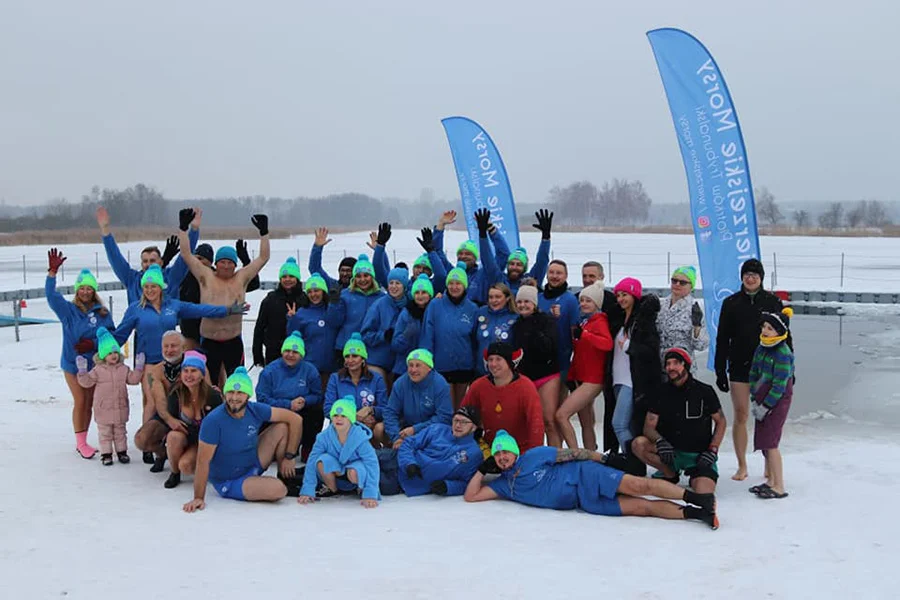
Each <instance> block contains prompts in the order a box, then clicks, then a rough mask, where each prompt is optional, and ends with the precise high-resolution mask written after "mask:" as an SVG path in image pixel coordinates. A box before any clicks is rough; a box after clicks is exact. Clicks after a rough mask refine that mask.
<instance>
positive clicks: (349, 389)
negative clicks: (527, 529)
mask: <svg viewBox="0 0 900 600" xmlns="http://www.w3.org/2000/svg"><path fill="white" fill-rule="evenodd" d="M456 216H457V215H456V213H455V211H447V212H445V213H444V214H442V215H441V216H440V219H439V220H438V223H437V225H436V226H435V227H434V228H430V227H426V228H423V229H422V230H421V237H418V238H417V240H418V242H419V244H420V245H421V246H422V249H423V253H422V254H421V255H419V256H418V257H415V258H414V260H413V261H412V265H413V267H412V269H411V270H410V268H409V266H408V264H407V263H405V262H398V263H397V264H394V265H393V266H391V265H390V263H389V261H388V259H387V250H386V246H387V244H388V243H389V241H390V239H391V236H392V231H391V226H390V224H388V223H382V224H379V225H378V228H377V231H375V232H373V233H372V235H371V239H370V242H369V244H368V245H369V247H370V249H371V251H372V254H371V256H370V255H369V254H367V253H361V254H359V255H358V257H357V258H355V259H354V258H344V259H343V260H342V261H341V262H340V264H339V265H338V270H337V275H338V276H337V278H333V277H332V276H331V275H330V274H329V273H327V272H326V271H325V269H324V267H323V265H322V250H323V248H324V247H325V246H326V245H327V244H328V243H330V241H331V240H330V239H329V238H328V231H327V230H326V229H324V228H321V229H318V230H316V235H315V241H314V243H313V247H312V252H311V253H310V259H309V265H308V269H309V273H308V277H307V278H306V280H305V281H302V276H301V270H300V266H299V264H298V263H297V260H296V259H295V258H293V257H287V258H286V260H285V261H284V263H283V264H282V265H281V267H280V269H279V271H278V284H277V287H276V288H275V289H274V290H273V291H271V292H270V293H269V294H268V295H267V296H266V297H265V299H264V300H263V302H262V303H261V305H260V307H259V310H258V313H257V318H256V324H255V327H254V333H253V341H252V354H251V356H252V365H251V368H252V367H253V366H257V367H259V368H260V372H259V375H258V378H257V383H256V384H255V385H254V384H253V381H252V380H251V378H250V376H249V373H248V369H247V368H246V367H245V366H244V347H245V344H244V340H243V338H242V326H243V315H245V314H246V313H247V312H248V310H249V305H248V304H246V303H245V295H246V293H247V291H248V290H252V289H256V288H258V287H259V277H258V275H259V272H260V270H261V269H262V268H263V267H264V266H265V264H266V263H267V262H268V260H269V258H270V246H269V235H268V219H267V217H266V216H265V215H254V216H253V217H252V219H251V221H252V224H253V225H254V226H255V227H256V229H257V230H258V232H259V237H260V243H259V252H258V254H257V256H256V258H254V259H252V260H251V259H250V256H249V254H248V251H247V245H246V242H244V241H243V240H238V241H237V242H236V244H235V246H234V247H231V246H222V247H220V248H218V249H217V250H216V251H215V252H213V248H212V246H210V245H209V244H205V243H204V244H200V243H199V240H200V228H201V220H202V214H201V212H200V211H199V210H196V209H191V208H187V209H183V210H181V211H180V213H179V219H178V220H179V229H178V232H177V234H176V235H174V236H172V237H171V238H169V240H168V241H167V243H166V248H165V251H164V252H160V250H159V248H158V247H155V246H151V247H148V248H146V249H144V251H143V252H142V253H141V269H140V270H137V269H133V268H132V267H131V266H130V265H129V264H128V263H127V261H126V260H125V259H124V258H123V257H122V253H121V251H120V250H119V248H118V245H117V244H116V241H115V239H114V237H113V235H112V233H111V232H110V217H109V215H108V213H107V211H106V210H105V209H102V208H101V209H99V210H98V211H97V222H98V225H99V227H100V230H101V236H102V241H103V245H104V248H105V249H106V253H107V256H108V259H109V262H110V264H111V265H112V266H113V270H114V272H115V274H116V276H117V277H118V278H119V280H120V281H121V282H122V284H123V285H124V286H125V288H126V290H127V294H128V300H129V306H128V308H127V310H126V311H125V313H124V316H123V318H122V320H121V321H120V323H119V324H118V326H116V324H115V323H114V322H113V320H112V318H111V316H110V314H109V311H108V310H107V309H106V308H105V307H104V306H103V303H102V300H101V299H100V297H99V296H98V294H97V282H96V278H95V277H94V276H93V275H92V274H91V273H90V271H88V270H83V271H81V272H80V273H79V275H78V278H77V279H76V282H75V296H74V298H73V299H72V300H71V301H68V300H66V299H64V298H63V297H62V295H61V294H60V293H59V292H58V291H57V290H56V273H57V271H58V269H59V268H60V266H61V265H62V264H63V262H64V261H65V260H66V258H65V256H63V255H62V253H60V252H59V251H58V250H57V249H55V248H54V249H51V250H50V252H49V253H48V261H49V270H48V274H47V281H46V295H47V298H48V300H49V304H50V307H51V308H52V310H53V311H54V312H55V313H56V314H57V316H58V317H59V319H60V322H61V324H62V329H63V347H62V356H61V360H60V367H61V368H62V370H63V372H64V375H65V379H66V382H67V384H68V386H69V389H70V390H71V392H72V397H73V400H74V405H73V413H72V424H73V428H74V431H75V443H76V451H77V452H78V454H79V455H80V456H82V457H83V458H85V459H90V458H93V456H94V455H95V453H96V452H97V451H96V449H95V448H94V447H93V446H92V445H91V444H90V443H89V442H88V438H87V432H88V428H89V425H90V420H91V416H92V415H93V417H94V419H95V420H96V422H97V425H98V429H99V431H100V436H99V442H100V443H99V446H100V454H101V460H102V462H103V464H104V465H112V464H113V462H114V461H113V452H115V455H116V457H117V459H118V461H119V462H121V463H126V462H128V461H129V457H128V452H127V436H126V431H125V424H126V423H127V421H128V416H129V405H128V392H127V387H126V386H127V385H138V384H140V385H141V395H142V397H143V409H142V418H141V426H140V428H139V429H138V431H137V432H136V433H135V436H134V442H135V445H136V446H137V447H138V449H139V450H140V451H142V452H143V461H144V462H145V463H146V464H150V465H152V466H151V467H150V470H151V471H152V472H154V473H159V472H162V471H164V470H165V468H166V463H167V462H168V464H169V471H170V473H169V476H168V478H167V479H166V480H165V482H164V486H165V487H166V488H170V489H171V488H175V487H177V486H179V485H180V484H181V480H182V477H186V476H193V478H194V480H193V484H194V497H193V499H192V500H191V501H190V502H188V503H187V504H185V505H184V510H185V511H188V512H193V511H194V510H197V509H202V508H204V506H205V497H206V496H205V494H206V488H207V483H211V484H212V486H213V488H214V489H215V490H216V492H217V493H218V494H219V495H220V496H222V497H225V498H232V499H237V500H251V501H259V500H268V501H274V500H278V499H281V498H283V497H284V496H287V495H290V496H295V497H297V498H298V501H299V502H301V503H304V504H307V503H311V502H313V501H314V500H316V499H319V498H325V497H329V496H335V495H347V494H350V495H354V494H355V495H358V496H359V498H360V501H361V502H362V504H363V505H364V506H366V507H370V508H371V507H374V506H377V504H378V501H379V500H380V498H381V497H382V495H393V494H400V493H405V494H407V495H409V496H416V495H421V494H428V493H432V494H439V495H445V496H450V495H462V496H464V498H465V499H466V500H467V501H472V502H477V501H483V500H491V499H495V498H505V499H509V500H514V501H517V502H522V503H525V504H530V505H534V506H540V507H550V508H558V509H563V508H581V509H583V510H585V511H587V512H591V513H596V514H603V515H644V516H657V517H662V518H671V519H694V520H698V521H701V522H704V523H706V524H708V525H709V526H710V527H712V528H717V527H718V518H717V517H716V503H715V489H716V482H717V480H718V449H719V447H720V445H721V443H722V440H723V438H724V435H725V430H726V420H725V416H724V414H723V412H722V409H721V405H720V403H719V398H718V395H717V393H716V391H715V389H714V388H712V387H711V386H709V385H706V384H704V383H702V382H701V381H699V380H697V379H696V378H695V377H694V374H695V373H696V371H697V367H696V365H695V356H696V353H697V352H700V351H703V350H705V349H706V348H707V347H708V346H709V345H710V340H709V337H708V335H707V333H706V323H705V318H704V313H703V309H702V307H701V305H700V304H699V303H698V302H697V301H695V300H694V298H693V296H692V291H693V289H694V287H695V285H696V282H697V273H696V270H695V269H694V267H692V266H683V267H679V268H677V269H675V270H674V271H673V273H672V275H671V294H670V295H669V296H667V297H665V298H662V299H660V298H657V297H656V296H655V295H653V294H649V293H646V291H645V290H644V289H643V286H642V283H641V282H640V281H639V280H638V279H636V278H633V277H626V278H623V279H622V280H620V281H619V282H618V283H616V285H615V286H613V290H612V291H610V290H608V289H606V286H605V277H604V271H603V266H602V265H601V264H600V263H599V262H596V261H588V262H586V263H585V264H584V265H583V266H582V269H581V274H582V284H583V286H582V288H581V290H580V292H579V293H578V294H575V293H573V292H572V290H570V289H569V287H568V265H566V263H565V262H564V261H562V260H550V245H551V233H552V220H553V213H550V212H547V211H544V210H541V211H538V212H537V213H535V216H536V219H537V223H536V224H535V225H534V227H535V228H536V229H538V230H539V231H540V232H541V242H540V245H539V247H538V250H537V253H536V255H535V259H534V262H533V263H531V262H530V260H529V256H528V253H527V251H526V249H524V248H515V249H512V250H510V248H509V247H508V245H507V244H506V242H505V240H504V238H503V236H502V235H501V234H500V233H499V231H498V229H497V227H496V226H495V224H494V223H492V222H491V214H490V212H489V211H488V210H487V209H481V210H478V211H477V212H476V213H475V215H474V216H475V221H476V223H477V228H478V238H477V239H475V240H466V241H464V242H463V243H462V244H460V245H459V247H458V248H457V249H456V253H455V256H454V257H453V258H455V260H451V259H450V258H448V257H447V255H446V253H445V252H444V249H443V244H444V232H445V230H446V228H447V227H448V226H450V225H451V224H453V223H454V222H455V220H456ZM170 263H171V264H170ZM238 263H240V265H241V266H240V267H239V266H238ZM529 267H530V269H529ZM763 277H764V270H763V266H762V264H761V263H760V262H759V261H758V260H756V259H750V260H748V261H746V262H745V263H744V264H743V265H742V267H741V278H742V287H741V290H740V291H738V292H737V293H735V294H734V295H732V296H731V297H729V298H727V299H726V300H725V302H724V303H723V305H722V311H721V316H720V318H719V323H718V335H717V338H716V340H715V350H716V360H715V367H716V385H717V387H718V388H719V389H720V390H721V391H722V392H729V391H730V393H731V399H732V404H733V406H734V414H735V422H734V423H733V424H732V429H733V437H734V447H735V451H736V453H737V458H738V470H737V472H736V473H735V474H734V476H733V477H732V478H733V479H735V480H743V479H745V478H746V477H747V463H746V456H745V455H746V451H747V444H748V431H747V421H748V419H749V417H750V415H752V416H753V417H754V420H755V421H757V424H756V431H755V434H754V448H755V449H757V450H761V451H762V452H763V453H764V455H765V465H766V468H765V476H766V480H765V482H763V483H760V484H759V485H754V486H752V487H751V488H750V491H751V492H753V493H755V494H756V495H757V496H759V497H760V498H763V499H772V498H784V497H785V496H787V491H786V490H785V485H784V476H783V466H782V459H781V453H780V451H779V449H778V448H779V443H780V438H781V431H782V428H783V425H784V422H785V419H786V416H787V413H788V410H789V408H790V402H791V397H792V394H793V382H794V373H793V369H794V367H793V365H794V363H793V342H792V340H791V337H790V330H789V327H790V310H789V309H784V310H783V306H782V303H781V301H780V300H779V299H778V297H777V296H776V295H774V294H772V293H770V292H768V291H766V290H764V289H763V287H762V282H763ZM132 333H134V339H135V341H134V344H135V348H136V354H135V360H134V364H133V369H132V368H129V367H128V366H127V365H126V364H125V360H124V357H123V354H122V349H121V346H122V345H123V344H124V343H125V342H126V340H128V338H129V336H130V335H131V334H132ZM600 395H602V396H603V398H604V402H603V404H602V407H603V421H602V422H603V426H602V428H601V429H602V432H603V433H602V438H603V439H602V445H603V450H604V452H598V449H599V447H600V446H599V445H598V441H597V435H596V432H595V408H594V405H595V401H596V399H597V398H598V397H599V396H600ZM254 396H255V398H256V399H255V401H251V399H252V398H253V397H254ZM576 416H577V418H578V420H579V422H580V425H581V440H580V443H579V439H578V435H577V430H576V428H575V427H574V426H573V424H572V421H573V417H576ZM326 419H327V420H328V425H327V426H326V424H325V421H326ZM323 428H324V429H323ZM564 446H565V447H564ZM298 461H299V462H298ZM272 464H276V465H277V474H276V476H274V477H271V476H267V475H265V472H266V470H267V469H268V467H269V466H270V465H272ZM647 466H650V467H652V468H653V469H654V470H655V473H653V475H652V476H651V477H647V476H646V475H647V471H646V467H647ZM682 475H683V476H684V477H686V478H687V483H688V485H689V488H688V489H684V488H682V487H679V485H678V484H679V483H680V482H681V478H682ZM485 478H487V479H485ZM645 496H655V497H657V498H659V499H660V500H658V501H652V500H647V499H646V498H645ZM675 500H680V501H683V504H679V503H675V502H672V501H675Z"/></svg>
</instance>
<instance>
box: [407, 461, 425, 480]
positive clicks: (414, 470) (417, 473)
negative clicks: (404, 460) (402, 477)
mask: <svg viewBox="0 0 900 600" xmlns="http://www.w3.org/2000/svg"><path fill="white" fill-rule="evenodd" d="M406 476H407V477H409V478H410V479H415V478H417V477H420V478H421V477H422V469H421V468H419V465H416V464H412V465H407V467H406Z"/></svg>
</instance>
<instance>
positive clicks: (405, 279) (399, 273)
mask: <svg viewBox="0 0 900 600" xmlns="http://www.w3.org/2000/svg"><path fill="white" fill-rule="evenodd" d="M392 281H399V282H400V283H402V284H403V289H404V290H405V289H406V286H407V285H409V271H407V270H406V269H403V268H401V267H394V268H393V269H391V270H390V272H389V273H388V283H390V282H392Z"/></svg>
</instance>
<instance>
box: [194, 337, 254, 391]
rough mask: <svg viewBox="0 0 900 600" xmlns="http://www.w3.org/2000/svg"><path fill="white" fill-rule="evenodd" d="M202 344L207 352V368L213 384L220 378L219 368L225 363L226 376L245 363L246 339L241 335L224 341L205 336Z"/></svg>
mask: <svg viewBox="0 0 900 600" xmlns="http://www.w3.org/2000/svg"><path fill="white" fill-rule="evenodd" d="M200 346H201V347H202V348H203V351H204V352H206V370H207V372H208V373H209V378H210V379H211V380H212V382H213V384H215V383H216V382H217V381H218V380H219V369H220V368H221V367H222V365H223V364H224V365H225V376H226V377H228V376H230V375H231V374H232V373H234V370H235V369H237V368H238V367H240V366H241V365H243V364H244V340H243V339H242V338H241V336H237V337H236V338H232V339H230V340H226V341H224V342H217V341H216V340H211V339H208V338H203V339H202V340H201V342H200Z"/></svg>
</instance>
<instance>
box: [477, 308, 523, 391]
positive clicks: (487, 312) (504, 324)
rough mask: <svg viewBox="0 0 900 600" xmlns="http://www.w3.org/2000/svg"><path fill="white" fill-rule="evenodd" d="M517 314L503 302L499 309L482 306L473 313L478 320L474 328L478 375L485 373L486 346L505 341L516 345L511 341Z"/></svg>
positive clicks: (513, 345) (514, 345)
mask: <svg viewBox="0 0 900 600" xmlns="http://www.w3.org/2000/svg"><path fill="white" fill-rule="evenodd" d="M517 316H518V315H516V314H515V313H514V312H512V311H510V310H509V308H508V307H507V306H506V305H505V304H504V305H503V308H501V309H500V310H494V309H492V308H489V307H487V306H482V307H481V308H479V309H478V311H477V312H476V313H475V319H476V321H477V322H478V325H477V329H476V330H475V343H476V347H475V370H476V371H478V374H479V375H485V374H486V373H487V369H485V367H484V352H485V350H487V349H488V346H490V345H491V344H492V343H494V342H506V343H507V344H510V345H512V347H513V348H515V347H516V343H515V341H513V324H514V323H515V322H516V318H517Z"/></svg>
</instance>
